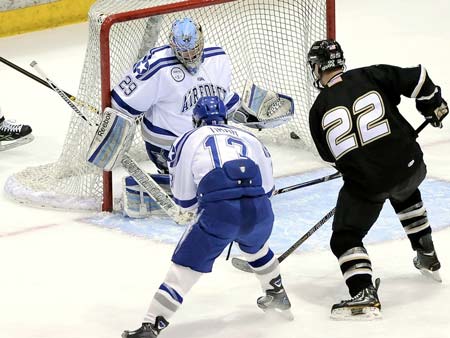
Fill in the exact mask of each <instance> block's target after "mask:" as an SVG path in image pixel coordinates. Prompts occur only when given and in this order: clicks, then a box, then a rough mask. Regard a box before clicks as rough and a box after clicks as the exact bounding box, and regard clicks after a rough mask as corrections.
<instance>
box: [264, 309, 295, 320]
mask: <svg viewBox="0 0 450 338" xmlns="http://www.w3.org/2000/svg"><path fill="white" fill-rule="evenodd" d="M263 311H264V313H265V315H266V316H267V317H268V318H267V319H274V320H276V319H279V318H282V319H284V320H288V321H293V320H294V315H293V314H292V311H291V310H290V309H288V310H280V309H265V310H263Z"/></svg>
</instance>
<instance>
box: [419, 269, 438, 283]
mask: <svg viewBox="0 0 450 338" xmlns="http://www.w3.org/2000/svg"><path fill="white" fill-rule="evenodd" d="M419 271H420V273H421V274H422V275H424V276H425V277H427V278H430V279H431V280H434V281H435V282H438V283H442V278H441V274H440V272H439V270H436V271H431V270H427V269H419Z"/></svg>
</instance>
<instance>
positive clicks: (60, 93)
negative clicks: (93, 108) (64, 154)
mask: <svg viewBox="0 0 450 338" xmlns="http://www.w3.org/2000/svg"><path fill="white" fill-rule="evenodd" d="M30 66H31V67H33V68H34V69H36V71H37V72H38V73H39V75H41V76H42V77H43V78H44V79H45V81H46V82H47V83H48V85H49V86H50V88H52V89H53V90H54V91H55V92H56V93H57V94H58V95H59V96H60V97H61V98H62V99H63V100H64V101H65V102H66V103H67V104H68V105H69V106H70V108H72V110H73V111H74V112H75V113H77V115H78V116H80V117H81V118H82V119H83V120H85V121H86V123H88V124H89V125H90V126H94V125H95V126H98V124H96V123H94V124H92V123H91V121H89V120H88V119H87V118H86V116H84V115H83V113H82V112H81V111H80V109H78V107H77V106H76V105H75V104H74V103H73V102H72V101H71V100H70V98H69V97H68V96H67V95H66V93H65V92H64V91H62V90H61V89H59V87H58V86H57V85H56V84H54V83H53V81H52V80H50V79H49V78H48V76H47V75H46V74H45V73H44V71H43V70H42V69H41V68H40V67H39V66H38V64H37V62H36V61H32V62H31V63H30Z"/></svg>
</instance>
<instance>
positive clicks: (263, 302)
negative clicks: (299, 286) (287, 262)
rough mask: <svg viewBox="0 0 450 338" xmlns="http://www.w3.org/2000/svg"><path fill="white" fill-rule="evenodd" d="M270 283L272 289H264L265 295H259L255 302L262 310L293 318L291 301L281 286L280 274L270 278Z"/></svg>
mask: <svg viewBox="0 0 450 338" xmlns="http://www.w3.org/2000/svg"><path fill="white" fill-rule="evenodd" d="M270 285H272V286H273V289H269V290H266V295H265V296H262V297H259V298H258V300H257V301H256V304H257V305H258V307H259V308H260V309H262V310H263V311H264V312H278V313H280V314H281V315H282V316H283V317H285V318H287V319H289V320H293V319H294V316H293V315H292V312H291V310H290V309H291V302H290V301H289V298H288V296H287V294H286V291H285V290H284V288H283V284H282V282H281V277H280V275H278V276H277V277H275V278H274V279H272V280H271V281H270Z"/></svg>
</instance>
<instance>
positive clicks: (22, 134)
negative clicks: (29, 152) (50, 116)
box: [0, 117, 34, 151]
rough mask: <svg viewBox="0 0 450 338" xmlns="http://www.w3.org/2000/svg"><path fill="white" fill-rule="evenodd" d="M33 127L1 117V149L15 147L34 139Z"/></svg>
mask: <svg viewBox="0 0 450 338" xmlns="http://www.w3.org/2000/svg"><path fill="white" fill-rule="evenodd" d="M31 131H32V130H31V127H30V126H27V125H24V124H18V123H15V122H14V121H8V120H5V118H4V117H2V118H0V151H3V150H7V149H11V148H15V147H18V146H21V145H24V144H27V143H29V142H31V141H33V138H34V137H33V135H31Z"/></svg>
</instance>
